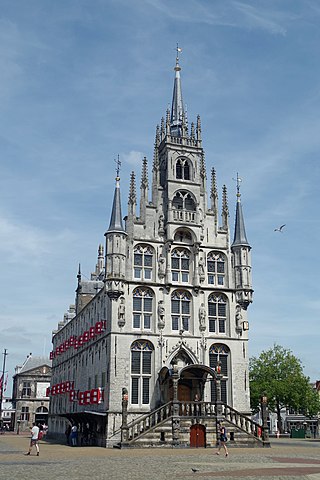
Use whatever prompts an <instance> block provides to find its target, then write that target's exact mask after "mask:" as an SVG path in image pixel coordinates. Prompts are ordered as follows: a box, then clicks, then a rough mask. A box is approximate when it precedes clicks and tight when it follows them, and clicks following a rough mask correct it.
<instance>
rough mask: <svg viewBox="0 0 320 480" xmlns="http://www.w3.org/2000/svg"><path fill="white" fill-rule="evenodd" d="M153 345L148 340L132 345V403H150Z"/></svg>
mask: <svg viewBox="0 0 320 480" xmlns="http://www.w3.org/2000/svg"><path fill="white" fill-rule="evenodd" d="M153 351H154V348H153V345H152V343H151V342H149V341H147V340H136V341H135V342H133V343H132V345H131V403H132V404H133V405H139V404H140V405H148V404H149V403H150V380H151V374H152V356H153Z"/></svg>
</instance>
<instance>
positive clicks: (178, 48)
mask: <svg viewBox="0 0 320 480" xmlns="http://www.w3.org/2000/svg"><path fill="white" fill-rule="evenodd" d="M176 51H177V58H176V60H177V63H178V62H179V53H181V52H182V48H180V47H179V43H177V46H176Z"/></svg>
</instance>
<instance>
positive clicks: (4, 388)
mask: <svg viewBox="0 0 320 480" xmlns="http://www.w3.org/2000/svg"><path fill="white" fill-rule="evenodd" d="M7 383H8V374H7V376H6V381H5V382H4V387H3V391H4V392H5V391H6V390H7Z"/></svg>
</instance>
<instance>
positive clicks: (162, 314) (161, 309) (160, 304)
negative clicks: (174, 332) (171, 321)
mask: <svg viewBox="0 0 320 480" xmlns="http://www.w3.org/2000/svg"><path fill="white" fill-rule="evenodd" d="M165 313H166V311H165V308H164V304H163V300H159V302H158V327H159V328H160V329H162V328H164V326H165Z"/></svg>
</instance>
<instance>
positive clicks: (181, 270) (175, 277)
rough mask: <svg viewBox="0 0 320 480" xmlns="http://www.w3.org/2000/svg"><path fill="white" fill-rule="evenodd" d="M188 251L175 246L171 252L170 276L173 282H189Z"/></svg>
mask: <svg viewBox="0 0 320 480" xmlns="http://www.w3.org/2000/svg"><path fill="white" fill-rule="evenodd" d="M189 265H190V252H189V251H188V250H186V249H182V248H176V249H175V250H173V251H172V253H171V276H172V281H173V282H183V283H188V282H189Z"/></svg>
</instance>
